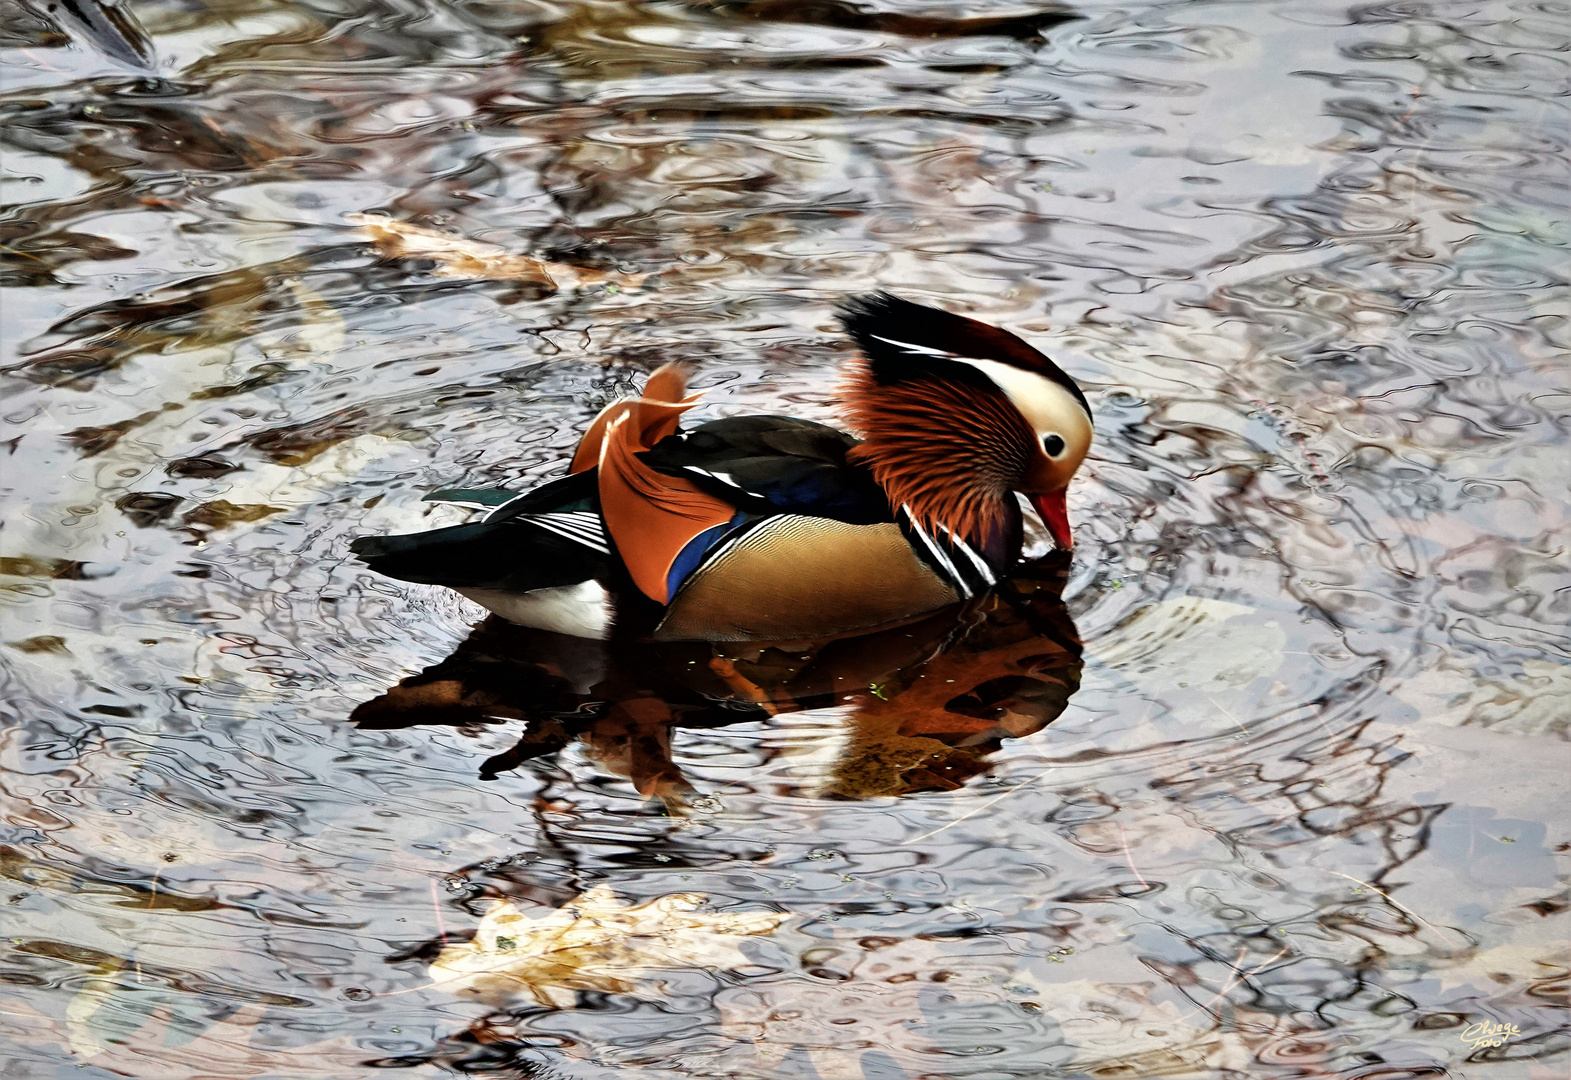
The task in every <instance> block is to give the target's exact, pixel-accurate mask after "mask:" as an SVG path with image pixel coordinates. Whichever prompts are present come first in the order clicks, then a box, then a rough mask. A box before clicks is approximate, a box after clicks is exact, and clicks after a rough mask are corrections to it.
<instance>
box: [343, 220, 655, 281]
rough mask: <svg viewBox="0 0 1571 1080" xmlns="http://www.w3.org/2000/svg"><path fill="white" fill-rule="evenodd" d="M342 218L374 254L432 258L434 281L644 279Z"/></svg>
mask: <svg viewBox="0 0 1571 1080" xmlns="http://www.w3.org/2000/svg"><path fill="white" fill-rule="evenodd" d="M345 216H346V217H347V219H348V220H349V222H350V223H351V224H353V225H359V226H360V227H361V228H362V229H364V230H365V232H366V235H367V236H368V237H370V239H371V242H372V243H373V244H375V245H376V246H377V250H379V251H380V252H381V253H382V254H383V255H384V256H386V257H387V258H390V259H434V260H435V261H436V263H437V270H436V272H437V274H438V276H440V277H460V278H484V279H487V280H491V281H533V282H537V283H539V284H541V285H547V286H550V287H551V288H552V289H581V288H584V287H585V286H589V285H615V286H618V287H619V288H623V289H636V288H638V287H639V286H641V285H642V284H643V283H644V279H645V278H647V277H648V276H649V275H648V274H623V273H620V272H619V271H616V270H589V269H585V268H584V267H581V266H569V265H567V264H566V263H558V262H547V261H546V260H544V259H536V258H532V257H531V256H528V255H513V254H511V253H509V252H508V251H507V250H506V249H505V248H500V247H497V246H496V245H495V244H482V243H481V242H480V241H478V240H466V239H465V238H463V237H461V236H451V235H449V234H448V233H444V232H439V231H437V230H436V229H428V228H426V227H425V226H423V225H411V224H409V223H408V222H407V221H395V220H393V219H392V218H390V217H385V216H383V215H381V214H347V215H345Z"/></svg>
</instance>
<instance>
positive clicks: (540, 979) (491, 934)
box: [431, 886, 785, 1008]
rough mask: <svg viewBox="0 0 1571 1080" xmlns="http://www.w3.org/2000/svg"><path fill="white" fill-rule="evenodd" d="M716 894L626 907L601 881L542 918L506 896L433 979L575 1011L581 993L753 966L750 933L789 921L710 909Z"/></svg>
mask: <svg viewBox="0 0 1571 1080" xmlns="http://www.w3.org/2000/svg"><path fill="white" fill-rule="evenodd" d="M706 899H707V898H706V897H705V896H703V895H702V894H701V893H672V894H670V895H667V896H661V897H657V898H656V899H654V900H650V901H648V902H646V903H643V904H635V905H626V906H624V905H623V904H620V903H618V902H617V900H616V897H615V896H614V895H612V893H611V890H610V889H607V888H605V887H604V886H600V887H597V888H594V889H591V890H590V891H589V892H586V893H584V894H583V895H582V896H580V897H578V898H577V899H576V900H573V901H571V902H570V903H568V904H566V905H564V906H563V907H561V908H558V909H557V910H555V911H551V912H549V913H547V914H545V915H544V916H542V917H539V918H536V917H533V916H530V915H527V914H525V913H523V912H521V911H519V910H518V909H517V908H516V907H514V906H513V905H512V904H510V903H507V902H505V901H504V902H502V903H499V904H497V905H496V906H495V907H493V908H492V909H491V910H490V911H488V912H486V914H485V915H484V916H483V917H482V918H481V920H480V928H479V930H478V932H476V934H475V937H474V940H472V941H469V942H465V943H464V944H461V945H450V946H448V947H447V948H445V949H443V950H442V954H441V955H440V956H438V957H437V959H436V960H435V962H434V963H432V965H431V978H432V980H433V981H434V982H435V983H436V984H437V985H438V986H441V987H442V988H443V989H445V990H449V991H452V992H454V993H459V994H464V995H473V996H477V997H482V998H486V999H488V1000H491V999H502V998H513V997H519V996H525V995H527V996H532V997H533V998H534V999H535V1000H536V1001H538V1002H540V1003H541V1004H542V1005H547V1006H556V1007H560V1008H565V1007H569V1006H571V1005H572V1004H573V1002H574V1000H575V997H576V994H575V991H578V990H604V991H609V992H613V993H626V992H629V991H631V990H633V989H634V988H635V984H636V983H637V982H638V981H639V980H642V979H645V978H648V977H649V975H650V974H651V973H652V972H654V971H658V970H669V969H673V968H734V967H739V966H741V965H744V964H746V963H748V960H747V958H746V957H745V956H744V955H743V954H742V952H741V951H740V950H739V949H738V947H737V946H738V945H739V944H740V942H741V941H742V939H743V938H744V937H749V936H753V935H758V934H767V933H769V932H770V931H772V930H774V929H775V928H776V927H777V926H779V925H780V923H781V922H782V921H784V919H785V915H784V914H783V913H780V912H772V911H749V912H742V913H720V912H705V911H700V910H699V908H700V907H701V906H702V905H703V903H704V901H705V900H706Z"/></svg>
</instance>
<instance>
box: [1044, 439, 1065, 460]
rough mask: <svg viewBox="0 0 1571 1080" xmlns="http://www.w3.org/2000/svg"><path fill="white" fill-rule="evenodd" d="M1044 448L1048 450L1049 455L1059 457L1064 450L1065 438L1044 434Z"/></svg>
mask: <svg viewBox="0 0 1571 1080" xmlns="http://www.w3.org/2000/svg"><path fill="white" fill-rule="evenodd" d="M1042 449H1043V450H1046V451H1047V456H1048V457H1057V456H1058V455H1059V454H1062V453H1063V452H1064V440H1063V439H1061V438H1059V437H1058V436H1057V435H1044V436H1042Z"/></svg>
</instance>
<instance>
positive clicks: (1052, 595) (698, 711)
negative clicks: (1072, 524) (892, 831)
mask: <svg viewBox="0 0 1571 1080" xmlns="http://www.w3.org/2000/svg"><path fill="white" fill-rule="evenodd" d="M1066 568H1067V561H1066V560H1065V559H1063V558H1061V557H1056V556H1050V557H1048V558H1045V559H1041V560H1036V561H1033V562H1029V563H1025V564H1022V565H1021V566H1020V567H1019V568H1018V569H1017V571H1016V573H1015V574H1014V575H1013V576H1011V577H1010V578H1009V579H1008V580H1006V581H1004V582H1003V583H1001V584H1000V585H999V586H998V588H996V589H995V590H993V591H992V592H991V593H989V594H987V595H985V596H982V597H979V598H977V599H975V600H972V601H970V602H968V603H966V604H962V605H957V606H955V607H951V608H946V609H944V610H943V611H939V612H936V613H934V614H932V615H929V616H927V617H925V618H923V619H921V620H919V621H916V622H912V623H908V624H906V625H904V626H900V627H897V628H895V629H890V630H884V631H880V632H878V633H873V634H867V635H863V636H861V637H845V638H838V639H830V640H823V641H812V642H791V643H783V644H782V643H773V644H770V643H754V644H738V643H725V644H710V643H707V642H675V643H670V642H664V643H653V642H647V641H617V640H613V641H609V642H598V641H589V640H585V639H583V638H572V637H565V636H563V635H560V634H552V633H547V632H545V631H540V630H528V629H524V628H522V627H518V626H513V625H512V624H510V623H506V622H504V621H502V620H501V619H497V618H494V617H493V618H491V619H488V620H486V621H485V622H483V623H481V624H480V625H479V626H477V627H476V628H475V630H474V632H473V633H472V634H470V636H469V637H468V638H467V639H466V640H465V641H464V642H463V644H461V645H460V646H459V647H458V649H457V650H456V651H455V652H454V653H453V654H452V655H451V656H449V657H448V658H447V659H445V660H443V661H441V662H440V663H438V664H435V665H433V666H432V667H429V668H427V669H426V670H424V671H422V672H420V673H419V674H418V675H412V676H410V677H409V678H407V679H404V680H403V681H402V682H400V683H399V684H398V685H397V686H394V687H392V688H391V689H389V690H388V691H387V692H386V693H384V694H383V695H382V696H380V697H378V698H374V699H372V700H370V701H367V702H365V703H364V704H362V705H360V706H359V707H358V708H356V709H355V710H354V713H353V714H352V715H351V717H350V719H351V720H352V721H354V723H355V724H356V725H357V726H359V727H362V728H368V729H389V728H407V727H415V726H420V725H428V724H429V725H442V726H448V727H458V728H465V727H473V726H476V725H482V724H494V723H498V722H505V721H509V720H514V721H516V720H522V721H524V722H525V728H524V732H523V734H522V736H521V737H520V738H519V740H518V742H517V743H516V744H515V745H514V746H512V747H511V748H510V749H508V750H506V751H504V752H502V753H500V754H496V755H494V756H493V757H491V758H489V759H488V760H487V761H486V762H485V763H484V764H483V765H482V766H481V769H480V778H481V779H482V780H494V779H495V778H496V777H497V776H498V775H500V774H501V773H503V772H506V771H508V770H510V769H516V768H518V767H519V766H520V765H522V764H524V763H525V762H528V761H531V760H535V759H539V758H547V757H551V756H552V755H555V754H557V753H558V752H560V751H561V750H562V749H564V748H565V747H567V746H568V745H569V744H571V743H572V742H574V741H575V740H577V741H580V742H582V743H583V745H584V748H585V751H586V752H587V754H588V756H589V757H590V758H592V759H593V760H594V761H596V762H597V763H598V764H599V765H600V766H601V767H602V768H604V769H606V770H607V771H609V772H611V773H615V774H617V775H621V776H625V777H627V778H629V779H630V780H631V781H632V783H633V786H634V787H635V788H636V789H637V790H638V792H639V793H640V794H642V795H644V796H646V797H650V798H659V799H661V800H662V801H664V802H665V803H666V804H667V805H668V806H672V805H676V804H679V803H680V802H681V801H682V800H683V798H684V796H685V795H686V794H687V793H688V792H690V791H691V790H692V787H691V785H690V784H689V783H688V781H687V779H686V778H685V776H684V775H683V772H682V768H681V766H680V764H679V763H678V762H677V761H676V760H674V759H673V756H672V753H671V730H672V729H673V728H713V727H726V726H729V725H733V724H742V723H756V722H758V721H761V720H767V719H768V718H769V717H771V716H774V715H777V714H779V713H784V712H796V711H799V710H804V709H820V708H825V707H829V706H835V705H839V706H847V707H849V708H850V709H851V715H850V717H849V718H848V720H847V729H848V730H849V733H850V738H849V741H848V744H847V746H846V749H845V751H844V752H843V753H842V755H841V756H840V759H839V760H838V761H837V762H836V764H835V768H834V780H833V783H832V784H831V786H830V787H829V789H828V790H829V793H830V794H832V795H836V796H839V797H842V798H867V797H873V796H882V795H902V794H906V793H908V792H913V791H934V790H939V791H944V790H951V789H954V788H957V787H959V786H960V785H961V784H963V783H964V782H965V781H966V780H968V779H970V778H971V777H973V776H976V775H978V774H980V773H982V772H985V771H986V769H987V768H988V764H987V759H988V756H989V755H990V754H991V753H992V752H993V751H994V750H996V749H997V748H998V746H999V744H1000V742H1001V740H1003V739H1005V738H1018V737H1020V736H1024V735H1030V734H1032V733H1034V732H1037V731H1040V730H1041V729H1042V728H1044V727H1046V726H1047V725H1048V724H1050V723H1052V722H1053V721H1054V720H1055V719H1057V718H1058V716H1059V714H1061V713H1062V712H1063V711H1064V707H1065V706H1066V705H1067V704H1068V702H1069V698H1070V697H1071V696H1072V695H1073V694H1074V692H1075V691H1076V690H1077V689H1079V686H1080V671H1081V659H1080V654H1081V645H1080V639H1079V636H1078V634H1077V633H1076V630H1075V625H1074V622H1073V621H1072V620H1071V619H1070V617H1069V613H1068V611H1067V610H1066V609H1065V607H1064V602H1063V599H1062V595H1061V594H1062V592H1063V587H1064V581H1065V573H1066Z"/></svg>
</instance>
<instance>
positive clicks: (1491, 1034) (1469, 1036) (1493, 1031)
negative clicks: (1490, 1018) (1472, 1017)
mask: <svg viewBox="0 0 1571 1080" xmlns="http://www.w3.org/2000/svg"><path fill="white" fill-rule="evenodd" d="M1520 1034H1522V1032H1521V1031H1519V1030H1518V1029H1517V1026H1516V1025H1515V1024H1491V1023H1489V1022H1487V1021H1480V1022H1479V1023H1476V1024H1469V1025H1468V1026H1467V1028H1466V1029H1464V1030H1463V1032H1462V1035H1461V1038H1462V1041H1463V1042H1465V1043H1467V1045H1469V1046H1471V1047H1472V1048H1473V1049H1475V1050H1477V1049H1478V1048H1479V1047H1480V1046H1504V1045H1505V1042H1506V1040H1507V1039H1509V1038H1511V1037H1512V1036H1513V1035H1520Z"/></svg>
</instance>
